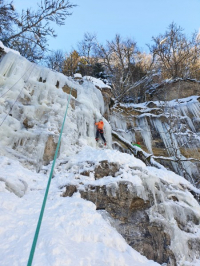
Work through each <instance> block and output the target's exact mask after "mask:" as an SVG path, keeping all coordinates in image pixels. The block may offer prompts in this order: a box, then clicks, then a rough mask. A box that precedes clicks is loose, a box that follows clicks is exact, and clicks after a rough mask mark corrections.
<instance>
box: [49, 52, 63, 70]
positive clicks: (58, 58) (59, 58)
mask: <svg viewBox="0 0 200 266" xmlns="http://www.w3.org/2000/svg"><path fill="white" fill-rule="evenodd" d="M64 61H65V54H64V52H63V51H62V50H56V51H52V52H51V53H50V54H49V55H47V56H46V59H45V62H46V65H47V67H48V68H51V69H53V70H55V71H58V72H60V73H62V72H63V67H64Z"/></svg>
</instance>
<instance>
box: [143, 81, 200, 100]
mask: <svg viewBox="0 0 200 266" xmlns="http://www.w3.org/2000/svg"><path fill="white" fill-rule="evenodd" d="M193 95H200V83H199V82H198V81H195V80H190V79H186V80H182V79H176V80H174V81H172V82H171V83H166V84H161V85H160V86H158V87H157V88H156V90H155V89H153V88H152V89H151V90H150V91H149V93H147V94H146V101H171V100H174V99H181V98H186V97H190V96H193Z"/></svg>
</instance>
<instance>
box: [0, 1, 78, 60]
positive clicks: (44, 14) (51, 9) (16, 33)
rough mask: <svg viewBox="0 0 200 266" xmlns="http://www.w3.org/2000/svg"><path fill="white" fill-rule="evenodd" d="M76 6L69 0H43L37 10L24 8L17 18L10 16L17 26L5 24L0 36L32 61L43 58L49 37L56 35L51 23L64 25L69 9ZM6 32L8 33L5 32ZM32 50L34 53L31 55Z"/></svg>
mask: <svg viewBox="0 0 200 266" xmlns="http://www.w3.org/2000/svg"><path fill="white" fill-rule="evenodd" d="M11 3H12V2H11ZM11 3H10V5H11ZM74 6H75V5H73V4H71V3H70V2H69V1H68V0H55V1H51V0H41V2H40V4H38V10H37V11H32V10H31V8H28V9H27V10H22V13H21V15H20V16H19V15H16V17H17V19H12V17H11V18H10V17H8V18H7V19H8V21H9V22H12V23H14V24H15V27H11V30H8V29H7V28H6V25H4V24H3V29H2V30H1V31H0V38H1V39H2V41H3V43H4V44H5V45H7V46H8V47H10V48H13V49H16V50H18V51H19V52H20V53H21V54H22V55H23V56H25V57H27V58H28V59H30V60H31V61H34V59H36V60H37V59H41V57H42V56H43V54H44V52H46V51H47V50H48V48H47V47H48V43H47V37H49V36H50V37H56V33H55V30H54V29H53V27H51V25H50V24H51V23H52V22H54V23H56V24H57V25H60V26H61V25H64V24H65V20H66V18H67V17H68V16H70V15H71V12H69V11H70V10H71V9H72V8H73V7H74ZM3 7H5V4H4V3H3V1H2V8H3ZM6 10H8V9H6ZM12 14H13V13H12ZM1 32H2V33H1ZM4 32H6V34H3V33H4ZM35 49H37V53H39V54H40V56H39V58H35V56H36V54H35V53H34V50H35ZM31 51H32V55H30V53H31Z"/></svg>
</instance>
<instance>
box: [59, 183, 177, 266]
mask: <svg viewBox="0 0 200 266" xmlns="http://www.w3.org/2000/svg"><path fill="white" fill-rule="evenodd" d="M73 192H76V187H75V186H67V187H66V192H65V193H64V194H63V195H64V196H68V195H71V194H72V193H73ZM79 192H80V194H81V197H82V198H84V199H87V200H90V201H92V202H93V203H94V204H95V205H96V208H97V210H102V209H103V210H106V211H107V212H108V213H109V214H110V222H111V224H112V225H113V226H114V227H115V228H116V229H117V230H118V231H119V233H120V234H121V235H122V236H123V237H124V238H125V240H126V241H127V243H128V244H129V245H130V246H132V247H133V248H134V249H136V250H137V251H138V252H140V253H141V254H143V255H145V256H146V257H147V258H148V259H152V260H155V261H157V262H158V263H167V265H171V266H175V265H176V259H175V257H174V254H173V252H172V251H171V249H170V248H169V246H170V242H171V240H170V236H169V235H168V234H167V233H166V232H165V231H164V228H163V226H162V225H159V224H156V223H151V222H150V221H149V217H148V212H147V210H148V209H149V208H150V207H151V204H152V203H153V196H152V195H151V194H149V200H147V201H144V199H142V198H140V197H138V195H137V188H135V187H134V186H133V184H132V183H130V182H127V181H121V182H118V184H117V185H116V184H114V183H112V184H110V185H108V186H105V185H103V186H92V185H89V186H88V187H86V189H85V190H80V191H79Z"/></svg>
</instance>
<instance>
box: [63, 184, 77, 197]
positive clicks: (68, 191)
mask: <svg viewBox="0 0 200 266" xmlns="http://www.w3.org/2000/svg"><path fill="white" fill-rule="evenodd" d="M75 192H77V188H76V186H74V185H68V186H66V191H65V192H64V193H63V194H62V196H63V197H71V196H72V195H73V194H74V193H75Z"/></svg>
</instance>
